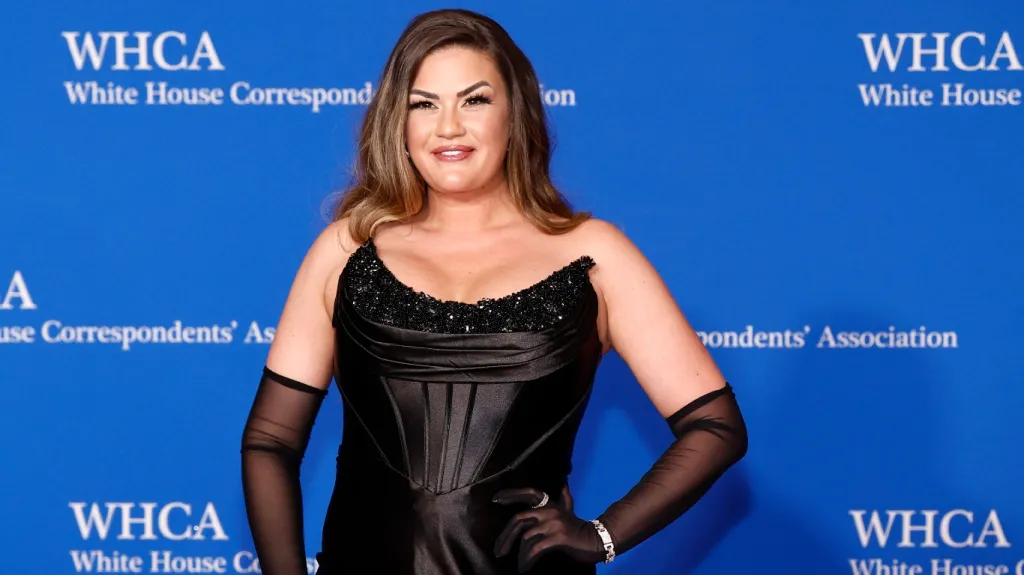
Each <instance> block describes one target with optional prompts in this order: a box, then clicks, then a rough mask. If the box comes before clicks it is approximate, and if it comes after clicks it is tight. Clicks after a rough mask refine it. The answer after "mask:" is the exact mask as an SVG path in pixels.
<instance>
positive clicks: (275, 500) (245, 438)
mask: <svg viewBox="0 0 1024 575" xmlns="http://www.w3.org/2000/svg"><path fill="white" fill-rule="evenodd" d="M326 395H327V392H326V391H325V390H321V389H318V388H315V387H312V386H310V385H307V384H304V383H301V382H299V381H295V380H293V379H289V378H287V377H284V376H282V375H280V374H278V373H275V372H273V371H271V370H270V369H268V368H266V367H264V368H263V376H262V377H261V378H260V384H259V387H258V388H257V390H256V397H255V399H254V400H253V404H252V408H251V409H250V412H249V418H248V420H246V423H245V430H244V431H243V433H242V449H241V451H242V491H243V493H244V495H245V511H246V515H247V517H248V521H249V529H250V531H251V532H252V540H253V545H254V546H255V548H256V556H257V557H258V558H259V561H260V567H261V570H262V572H263V574H264V575H306V573H308V570H307V569H306V548H305V541H304V536H303V528H302V490H301V488H300V485H299V467H300V465H301V463H302V458H303V457H304V455H305V453H306V446H307V444H308V443H309V436H310V434H311V432H312V430H313V422H314V420H315V419H316V415H317V413H318V412H319V411H320V405H321V404H322V403H323V400H324V397H325V396H326Z"/></svg>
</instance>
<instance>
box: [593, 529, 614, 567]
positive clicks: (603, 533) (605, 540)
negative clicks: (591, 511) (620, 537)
mask: <svg viewBox="0 0 1024 575" xmlns="http://www.w3.org/2000/svg"><path fill="white" fill-rule="evenodd" d="M590 522H591V523H593V524H594V528H595V529H597V534H598V535H599V536H600V537H601V543H602V544H604V562H605V563H611V562H612V560H613V559H615V544H614V543H612V535H611V533H608V530H607V529H605V528H604V524H603V523H601V522H600V521H598V520H597V519H591V520H590Z"/></svg>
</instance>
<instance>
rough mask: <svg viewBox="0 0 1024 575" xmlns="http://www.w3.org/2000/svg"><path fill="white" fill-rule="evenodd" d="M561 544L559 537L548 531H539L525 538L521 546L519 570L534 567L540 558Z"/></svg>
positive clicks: (527, 569) (523, 570) (524, 570)
mask: <svg viewBox="0 0 1024 575" xmlns="http://www.w3.org/2000/svg"><path fill="white" fill-rule="evenodd" d="M531 531H534V530H531ZM559 545H560V542H559V538H558V537H557V536H553V535H548V534H547V533H537V534H536V535H533V536H532V537H528V538H526V539H524V540H523V544H522V545H520V546H519V558H518V559H519V572H520V573H525V572H527V571H529V570H530V569H532V568H533V565H534V564H535V563H536V562H537V560H538V559H540V558H541V557H542V556H543V555H544V554H546V553H548V552H550V551H551V550H552V549H555V548H556V547H558V546H559Z"/></svg>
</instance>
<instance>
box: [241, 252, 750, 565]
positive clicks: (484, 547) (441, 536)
mask: <svg viewBox="0 0 1024 575" xmlns="http://www.w3.org/2000/svg"><path fill="white" fill-rule="evenodd" d="M593 265H594V262H593V261H592V260H591V259H590V258H589V257H586V256H582V257H580V258H579V259H577V260H575V261H573V262H570V263H568V264H566V265H565V266H564V267H563V268H561V269H559V270H558V271H556V272H554V273H552V274H551V275H550V276H549V277H547V278H545V279H544V280H542V281H540V282H538V283H536V284H535V285H533V286H531V287H529V288H526V289H524V290H522V291H519V292H516V293H513V294H510V295H507V296H505V297H501V298H498V299H486V300H481V301H480V302H477V303H476V304H468V303H459V302H451V301H441V300H438V299H435V298H432V297H430V296H428V295H425V294H422V293H417V292H415V291H413V290H412V289H411V288H409V287H408V286H406V285H404V284H402V283H401V282H400V281H398V279H397V278H395V276H394V275H392V274H391V272H390V271H389V270H388V269H387V268H386V266H385V265H384V264H383V262H381V260H380V258H379V257H378V256H377V252H376V248H375V247H374V245H373V242H372V240H371V241H368V242H367V243H365V244H364V245H362V246H360V247H359V248H358V249H357V250H356V251H355V252H354V253H353V254H352V256H351V257H350V258H349V261H348V263H347V265H346V267H345V269H344V270H343V273H342V274H341V277H340V278H339V284H338V296H337V299H336V303H335V309H334V318H333V324H334V327H335V337H336V354H335V356H336V362H335V380H336V382H337V385H338V389H339V390H340V392H341V395H342V399H343V404H344V431H343V437H342V442H341V447H340V449H339V452H338V470H337V478H336V482H335V488H334V492H333V494H332V497H331V501H330V505H329V506H328V510H327V517H326V519H325V521H324V525H323V534H322V544H321V551H320V552H319V553H317V554H316V558H317V563H318V564H319V568H318V571H317V573H319V575H350V574H353V573H355V574H363V573H381V574H386V575H511V574H513V573H518V572H519V570H518V557H517V553H515V552H513V553H509V554H507V555H504V556H502V557H497V556H496V555H495V551H494V548H495V543H496V541H497V539H498V538H499V534H501V533H502V531H503V529H504V528H505V527H506V525H509V521H510V520H511V519H512V517H513V515H514V514H516V513H517V512H518V511H524V510H526V509H528V507H526V505H527V504H525V503H523V504H519V505H520V507H515V506H512V505H508V504H507V501H506V502H505V503H503V504H498V503H494V502H493V501H492V497H494V494H495V493H496V492H498V491H501V490H505V489H509V488H512V489H514V488H533V489H539V490H541V491H543V492H545V493H547V494H548V495H549V496H552V497H558V495H559V494H560V492H561V490H562V488H563V486H565V485H566V480H567V478H568V476H569V473H570V471H571V470H572V454H573V445H574V443H575V439H576V433H577V430H578V429H579V425H580V422H581V420H582V418H583V413H584V410H585V408H586V405H587V401H588V399H589V397H590V392H591V389H592V385H593V381H594V375H595V372H596V371H597V366H598V364H599V363H600V360H601V353H602V350H601V348H602V346H601V342H600V340H599V338H598V334H597V308H598V298H597V293H596V292H595V291H594V287H593V285H592V284H591V283H590V276H589V270H590V268H591V267H592V266H593ZM324 396H325V392H324V391H323V390H320V389H318V388H315V387H312V386H309V385H306V384H304V383H302V382H299V381H295V380H292V379H289V378H288V377H286V376H284V375H281V374H278V373H275V372H273V371H271V370H270V369H269V368H267V367H264V370H263V377H262V379H261V380H260V386H259V388H258V390H257V392H256V397H255V399H254V401H253V405H252V408H251V410H250V414H249V418H248V419H247V421H246V425H245V430H244V432H243V437H242V483H243V490H244V493H245V505H246V513H247V516H248V521H249V525H250V529H251V532H252V534H253V543H254V545H255V546H256V551H257V554H258V556H259V560H260V567H261V569H262V572H263V573H264V575H300V574H303V573H308V572H309V571H310V569H311V566H309V565H307V564H306V559H305V539H304V534H303V529H302V524H303V521H302V493H301V486H300V482H299V471H300V468H301V462H302V458H303V454H304V453H305V449H306V443H307V441H308V439H309V435H310V431H311V429H312V426H313V422H314V420H315V418H316V414H317V411H318V410H319V408H320V404H321V402H322V401H323V398H324ZM666 423H667V424H668V426H669V428H670V429H671V430H672V433H673V434H674V435H675V437H676V439H675V441H673V442H672V443H671V444H670V445H669V446H668V447H667V449H666V450H665V452H664V453H663V454H662V455H661V457H659V458H658V460H657V461H656V462H655V463H654V465H653V466H652V467H651V469H650V470H649V471H648V472H647V473H645V474H644V476H643V477H642V478H641V479H640V481H639V482H638V483H637V484H636V485H635V486H634V487H633V488H632V489H631V490H630V491H629V493H627V494H625V495H624V496H623V497H622V498H621V499H619V500H618V501H616V502H614V503H612V504H611V505H610V506H609V507H608V508H607V509H606V510H605V511H604V513H602V514H601V515H600V516H599V517H598V519H599V520H600V522H601V523H602V524H603V525H605V526H606V527H607V529H608V531H610V533H611V534H612V538H613V539H614V547H615V551H616V553H621V552H625V551H628V550H629V549H631V548H633V547H635V546H636V545H637V544H638V543H640V542H641V541H643V540H644V539H646V538H647V537H650V536H651V535H652V534H654V533H655V532H657V531H658V530H659V529H661V528H662V527H664V526H665V525H668V524H669V523H671V522H672V521H674V520H675V518H677V517H678V516H679V515H681V514H682V513H684V512H685V511H686V510H687V509H689V508H690V507H691V506H692V505H693V504H694V503H696V502H697V500H699V499H700V498H701V497H702V496H703V494H704V493H706V492H707V491H708V489H710V487H711V485H712V484H713V483H714V482H715V481H716V480H717V478H718V477H720V476H721V475H722V474H723V473H724V472H725V471H726V470H727V469H728V468H729V467H730V466H731V465H733V464H734V463H735V462H737V461H738V460H739V459H740V458H742V457H743V455H744V454H745V453H746V449H747V434H746V426H745V423H744V421H743V417H742V414H741V413H740V411H739V406H738V405H737V403H736V399H735V394H734V393H733V389H732V386H731V385H729V384H728V383H726V385H725V386H724V387H722V388H720V389H717V390H715V391H711V392H708V393H706V394H704V395H701V396H700V397H697V398H696V399H694V400H692V401H691V402H689V403H688V404H687V405H685V406H683V407H681V408H680V409H679V410H678V411H676V412H675V413H673V414H672V415H670V416H669V417H667V418H666ZM559 507H560V508H561V509H564V508H563V507H562V506H559ZM554 511H559V510H556V509H547V510H544V511H543V513H547V514H548V515H549V516H550V512H554ZM531 513H533V514H538V513H542V512H531ZM563 518H564V519H565V520H566V521H569V519H568V518H567V517H563ZM571 522H572V523H574V524H575V525H576V527H575V529H576V531H575V532H574V533H575V534H576V535H579V536H581V537H583V538H584V539H583V540H579V539H575V543H574V544H573V546H569V547H562V548H552V549H551V550H550V552H548V553H546V554H542V555H540V556H539V560H538V561H537V563H536V564H534V565H533V567H532V568H531V569H529V571H528V573H531V574H533V575H546V574H551V575H554V574H557V575H582V574H592V573H594V572H595V571H596V569H595V564H596V563H597V562H598V561H601V560H603V559H604V558H605V554H604V552H605V550H604V549H603V548H602V545H601V541H600V540H599V539H598V536H597V531H595V529H594V528H593V526H592V525H590V524H589V523H586V522H584V521H583V520H582V519H581V518H578V517H575V516H574V515H573V516H572V518H571ZM564 525H568V523H566V524H564ZM514 532H515V529H512V530H510V532H509V533H514ZM509 537H513V536H511V535H509ZM537 541H538V540H535V539H531V540H530V541H523V542H521V543H519V545H520V550H523V551H526V552H527V554H529V553H532V552H533V550H534V549H533V548H532V545H534V544H536V542H537ZM553 541H554V539H551V540H549V542H553ZM524 546H526V547H524ZM571 553H575V554H576V555H575V556H576V557H589V558H590V560H589V561H578V560H576V559H573V558H570V554H571Z"/></svg>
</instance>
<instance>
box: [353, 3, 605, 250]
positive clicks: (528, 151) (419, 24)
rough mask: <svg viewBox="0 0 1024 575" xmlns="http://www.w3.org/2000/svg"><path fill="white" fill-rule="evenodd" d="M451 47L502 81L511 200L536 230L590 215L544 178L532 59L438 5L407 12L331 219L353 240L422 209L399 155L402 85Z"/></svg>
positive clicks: (466, 14)
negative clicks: (488, 65)
mask: <svg viewBox="0 0 1024 575" xmlns="http://www.w3.org/2000/svg"><path fill="white" fill-rule="evenodd" d="M451 46H461V47H467V48H472V49H475V50H479V51H481V52H483V53H485V54H487V55H488V56H489V57H490V58H491V59H493V61H494V62H495V64H496V65H497V68H498V71H499V73H500V74H501V76H502V78H503V79H504V81H505V84H506V86H507V87H508V99H509V124H510V132H511V133H510V139H509V149H508V154H507V155H506V158H505V172H506V178H507V181H508V188H509V191H510V192H511V195H512V200H513V202H514V203H515V205H516V206H517V207H518V208H519V210H520V212H521V213H522V214H523V215H525V216H526V217H527V218H528V219H529V220H530V221H531V222H533V223H534V224H535V225H536V226H537V227H538V228H540V229H541V230H543V231H545V232H547V233H550V234H558V233H564V232H567V231H570V230H572V229H574V228H575V227H576V226H578V225H579V224H581V223H582V222H584V221H586V220H587V219H589V218H590V214H589V213H585V212H576V211H574V210H573V208H572V207H571V206H570V205H569V202H568V201H567V200H566V199H565V197H564V196H563V195H562V193H561V192H560V191H559V190H558V189H556V188H555V186H554V184H553V183H552V181H551V176H550V165H551V140H550V137H549V135H548V128H547V118H546V116H545V111H544V106H543V103H542V101H541V93H540V85H539V83H538V81H537V76H536V73H535V72H534V69H533V65H532V64H531V63H530V61H529V60H528V59H527V57H526V55H525V54H523V52H522V50H520V49H519V47H518V46H517V45H516V44H515V43H514V42H513V41H512V39H511V38H510V37H509V35H508V33H507V32H506V31H505V29H504V28H502V27H501V26H500V25H499V24H498V23H497V22H495V21H494V20H492V19H490V18H488V17H486V16H483V15H480V14H477V13H474V12H470V11H468V10H438V11H433V12H427V13H424V14H421V15H419V16H417V17H416V18H414V19H413V20H412V21H411V22H410V23H409V25H408V26H407V27H406V29H405V31H404V32H403V33H402V35H401V37H400V38H399V40H398V43H397V44H396V45H395V47H394V49H393V50H392V52H391V55H390V56H389V58H388V61H387V64H386V65H385V66H384V70H383V72H382V74H381V78H380V81H379V85H378V88H377V91H376V93H375V94H374V96H373V98H372V100H371V101H370V104H369V107H368V109H367V111H366V116H365V118H364V119H363V123H362V126H361V127H360V131H359V149H358V152H357V158H356V162H355V168H354V174H353V175H354V183H353V184H352V185H351V187H349V188H348V190H346V191H345V192H344V194H343V195H342V196H341V201H340V202H339V203H338V206H337V207H336V208H335V210H334V220H335V221H338V220H340V219H342V218H346V217H347V218H349V226H348V227H349V232H350V233H351V235H352V238H353V239H354V240H356V241H357V242H359V243H362V242H365V241H366V240H367V239H368V238H370V237H371V236H372V235H373V232H374V230H375V229H376V228H377V226H379V225H381V224H384V223H387V222H393V221H404V220H406V219H408V218H410V217H412V216H415V215H416V214H418V213H419V211H420V210H421V209H422V208H423V203H424V201H425V199H426V183H425V182H424V181H423V179H422V177H420V175H419V173H418V172H417V171H416V169H415V168H414V167H413V165H412V162H411V161H410V160H409V158H408V157H407V156H406V154H405V121H406V110H407V106H408V98H409V90H410V88H411V85H412V81H413V79H414V78H415V76H416V72H417V70H418V69H419V66H420V63H421V62H422V61H423V59H424V58H425V57H426V56H428V55H429V54H431V53H433V52H435V51H437V50H440V49H443V48H447V47H451Z"/></svg>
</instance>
